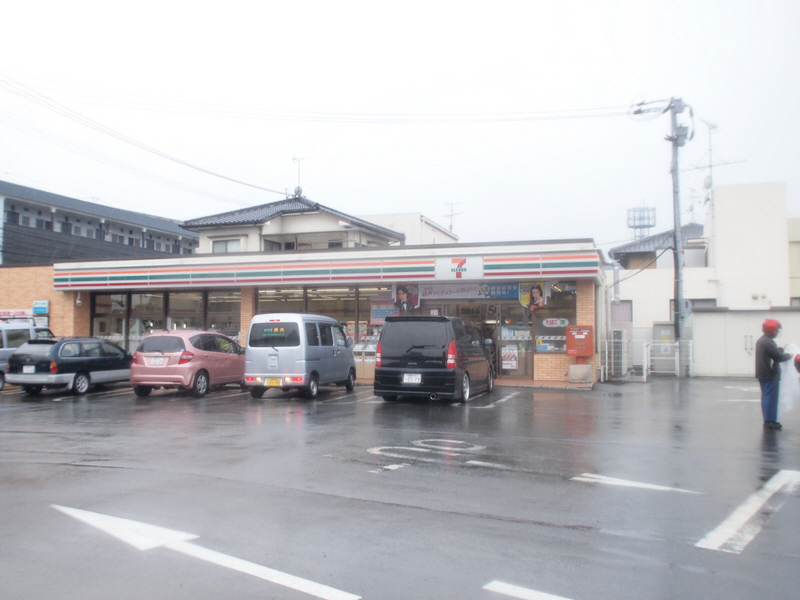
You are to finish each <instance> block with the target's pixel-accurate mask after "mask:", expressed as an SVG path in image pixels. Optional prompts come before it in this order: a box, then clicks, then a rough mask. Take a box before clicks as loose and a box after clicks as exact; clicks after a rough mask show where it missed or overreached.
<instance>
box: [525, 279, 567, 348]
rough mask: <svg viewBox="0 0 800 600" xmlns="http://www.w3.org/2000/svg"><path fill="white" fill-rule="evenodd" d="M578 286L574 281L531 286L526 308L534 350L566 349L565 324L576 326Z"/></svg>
mask: <svg viewBox="0 0 800 600" xmlns="http://www.w3.org/2000/svg"><path fill="white" fill-rule="evenodd" d="M577 287H578V286H577V284H576V283H575V282H574V281H554V282H550V281H546V282H541V283H534V284H532V285H531V287H530V297H531V300H530V301H529V303H528V308H529V309H530V311H531V314H532V315H533V319H534V351H535V352H536V353H542V352H566V351H567V326H568V325H578V323H577V306H578V304H577V296H578V294H577ZM534 306H535V308H534Z"/></svg>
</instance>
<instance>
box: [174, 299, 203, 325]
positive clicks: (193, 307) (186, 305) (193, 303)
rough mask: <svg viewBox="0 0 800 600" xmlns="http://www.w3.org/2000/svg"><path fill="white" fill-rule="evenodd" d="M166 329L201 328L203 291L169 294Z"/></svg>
mask: <svg viewBox="0 0 800 600" xmlns="http://www.w3.org/2000/svg"><path fill="white" fill-rule="evenodd" d="M167 328H168V329H202V328H203V293H202V292H176V293H172V294H170V295H169V314H168V315H167Z"/></svg>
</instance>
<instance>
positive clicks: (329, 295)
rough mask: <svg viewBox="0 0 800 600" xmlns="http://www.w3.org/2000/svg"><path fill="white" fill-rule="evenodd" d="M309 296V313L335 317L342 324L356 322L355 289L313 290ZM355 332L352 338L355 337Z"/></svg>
mask: <svg viewBox="0 0 800 600" xmlns="http://www.w3.org/2000/svg"><path fill="white" fill-rule="evenodd" d="M307 294H308V312H310V313H313V314H317V315H325V316H328V317H333V318H334V319H336V320H337V321H339V322H340V323H352V324H353V326H355V320H356V290H355V288H311V289H309V290H308V292H307ZM348 329H349V327H348ZM354 334H355V331H354V332H353V333H352V334H351V333H348V335H349V336H350V337H355V335H354Z"/></svg>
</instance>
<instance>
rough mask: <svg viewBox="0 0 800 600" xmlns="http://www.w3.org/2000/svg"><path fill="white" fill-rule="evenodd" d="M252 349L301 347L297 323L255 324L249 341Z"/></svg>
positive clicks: (251, 329) (251, 328)
mask: <svg viewBox="0 0 800 600" xmlns="http://www.w3.org/2000/svg"><path fill="white" fill-rule="evenodd" d="M247 343H248V344H250V347H251V348H278V347H291V346H299V345H300V330H299V328H298V327H297V323H279V322H274V323H253V325H252V326H251V327H250V336H249V338H248V341H247Z"/></svg>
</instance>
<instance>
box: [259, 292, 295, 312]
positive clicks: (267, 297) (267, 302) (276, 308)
mask: <svg viewBox="0 0 800 600" xmlns="http://www.w3.org/2000/svg"><path fill="white" fill-rule="evenodd" d="M303 312H305V303H304V301H303V288H288V289H287V288H279V289H275V290H258V314H260V315H263V314H266V313H303Z"/></svg>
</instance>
